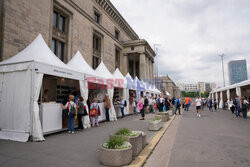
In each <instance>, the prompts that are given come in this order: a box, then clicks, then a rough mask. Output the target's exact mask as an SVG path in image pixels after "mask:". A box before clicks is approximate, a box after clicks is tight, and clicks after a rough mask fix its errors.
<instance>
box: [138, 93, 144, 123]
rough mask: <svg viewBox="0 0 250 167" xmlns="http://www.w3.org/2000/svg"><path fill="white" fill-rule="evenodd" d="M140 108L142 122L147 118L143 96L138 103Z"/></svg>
mask: <svg viewBox="0 0 250 167" xmlns="http://www.w3.org/2000/svg"><path fill="white" fill-rule="evenodd" d="M138 108H139V111H140V113H141V119H140V120H144V119H145V118H144V117H145V113H144V99H143V96H141V99H140V101H139V103H138Z"/></svg>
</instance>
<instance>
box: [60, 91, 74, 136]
mask: <svg viewBox="0 0 250 167" xmlns="http://www.w3.org/2000/svg"><path fill="white" fill-rule="evenodd" d="M74 99H75V97H74V96H73V95H69V101H68V102H67V103H66V104H65V106H63V105H62V104H61V108H62V109H64V110H66V109H68V132H69V133H74V131H75V130H74V129H75V127H74V126H75V125H74V122H75V116H76V104H75V103H74Z"/></svg>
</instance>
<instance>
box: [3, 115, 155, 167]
mask: <svg viewBox="0 0 250 167" xmlns="http://www.w3.org/2000/svg"><path fill="white" fill-rule="evenodd" d="M152 118H153V114H147V115H146V120H144V121H142V120H139V119H140V116H139V115H137V116H127V117H125V118H124V119H122V120H121V119H118V121H117V122H104V123H101V124H100V127H98V128H90V129H86V130H83V131H82V132H77V133H75V134H68V133H67V132H64V133H59V134H54V135H50V136H46V137H45V138H46V140H45V141H44V142H27V143H21V142H13V141H6V140H0V166H1V167H17V166H18V167H44V166H46V167H55V166H60V167H78V166H79V167H98V166H102V165H101V164H99V161H98V148H99V146H100V145H101V144H102V143H103V142H104V141H105V140H107V138H108V136H109V135H110V134H112V133H114V132H116V131H117V130H119V129H120V128H123V127H127V128H129V129H131V130H141V131H144V132H145V133H146V135H147V141H148V142H149V141H151V139H152V138H153V137H154V135H155V134H156V133H157V132H152V131H148V121H149V120H151V119H152Z"/></svg>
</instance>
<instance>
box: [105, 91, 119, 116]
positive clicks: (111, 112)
mask: <svg viewBox="0 0 250 167" xmlns="http://www.w3.org/2000/svg"><path fill="white" fill-rule="evenodd" d="M107 91H108V95H109V98H110V100H111V101H112V99H113V96H114V89H107ZM109 118H110V121H117V117H116V112H115V107H114V105H113V102H111V108H110V109H109Z"/></svg>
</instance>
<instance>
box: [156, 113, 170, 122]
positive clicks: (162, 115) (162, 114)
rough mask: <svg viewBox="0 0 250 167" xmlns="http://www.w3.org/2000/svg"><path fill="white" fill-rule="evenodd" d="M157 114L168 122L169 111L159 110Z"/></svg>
mask: <svg viewBox="0 0 250 167" xmlns="http://www.w3.org/2000/svg"><path fill="white" fill-rule="evenodd" d="M157 116H160V119H161V121H162V122H167V121H168V120H169V113H168V112H157Z"/></svg>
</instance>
